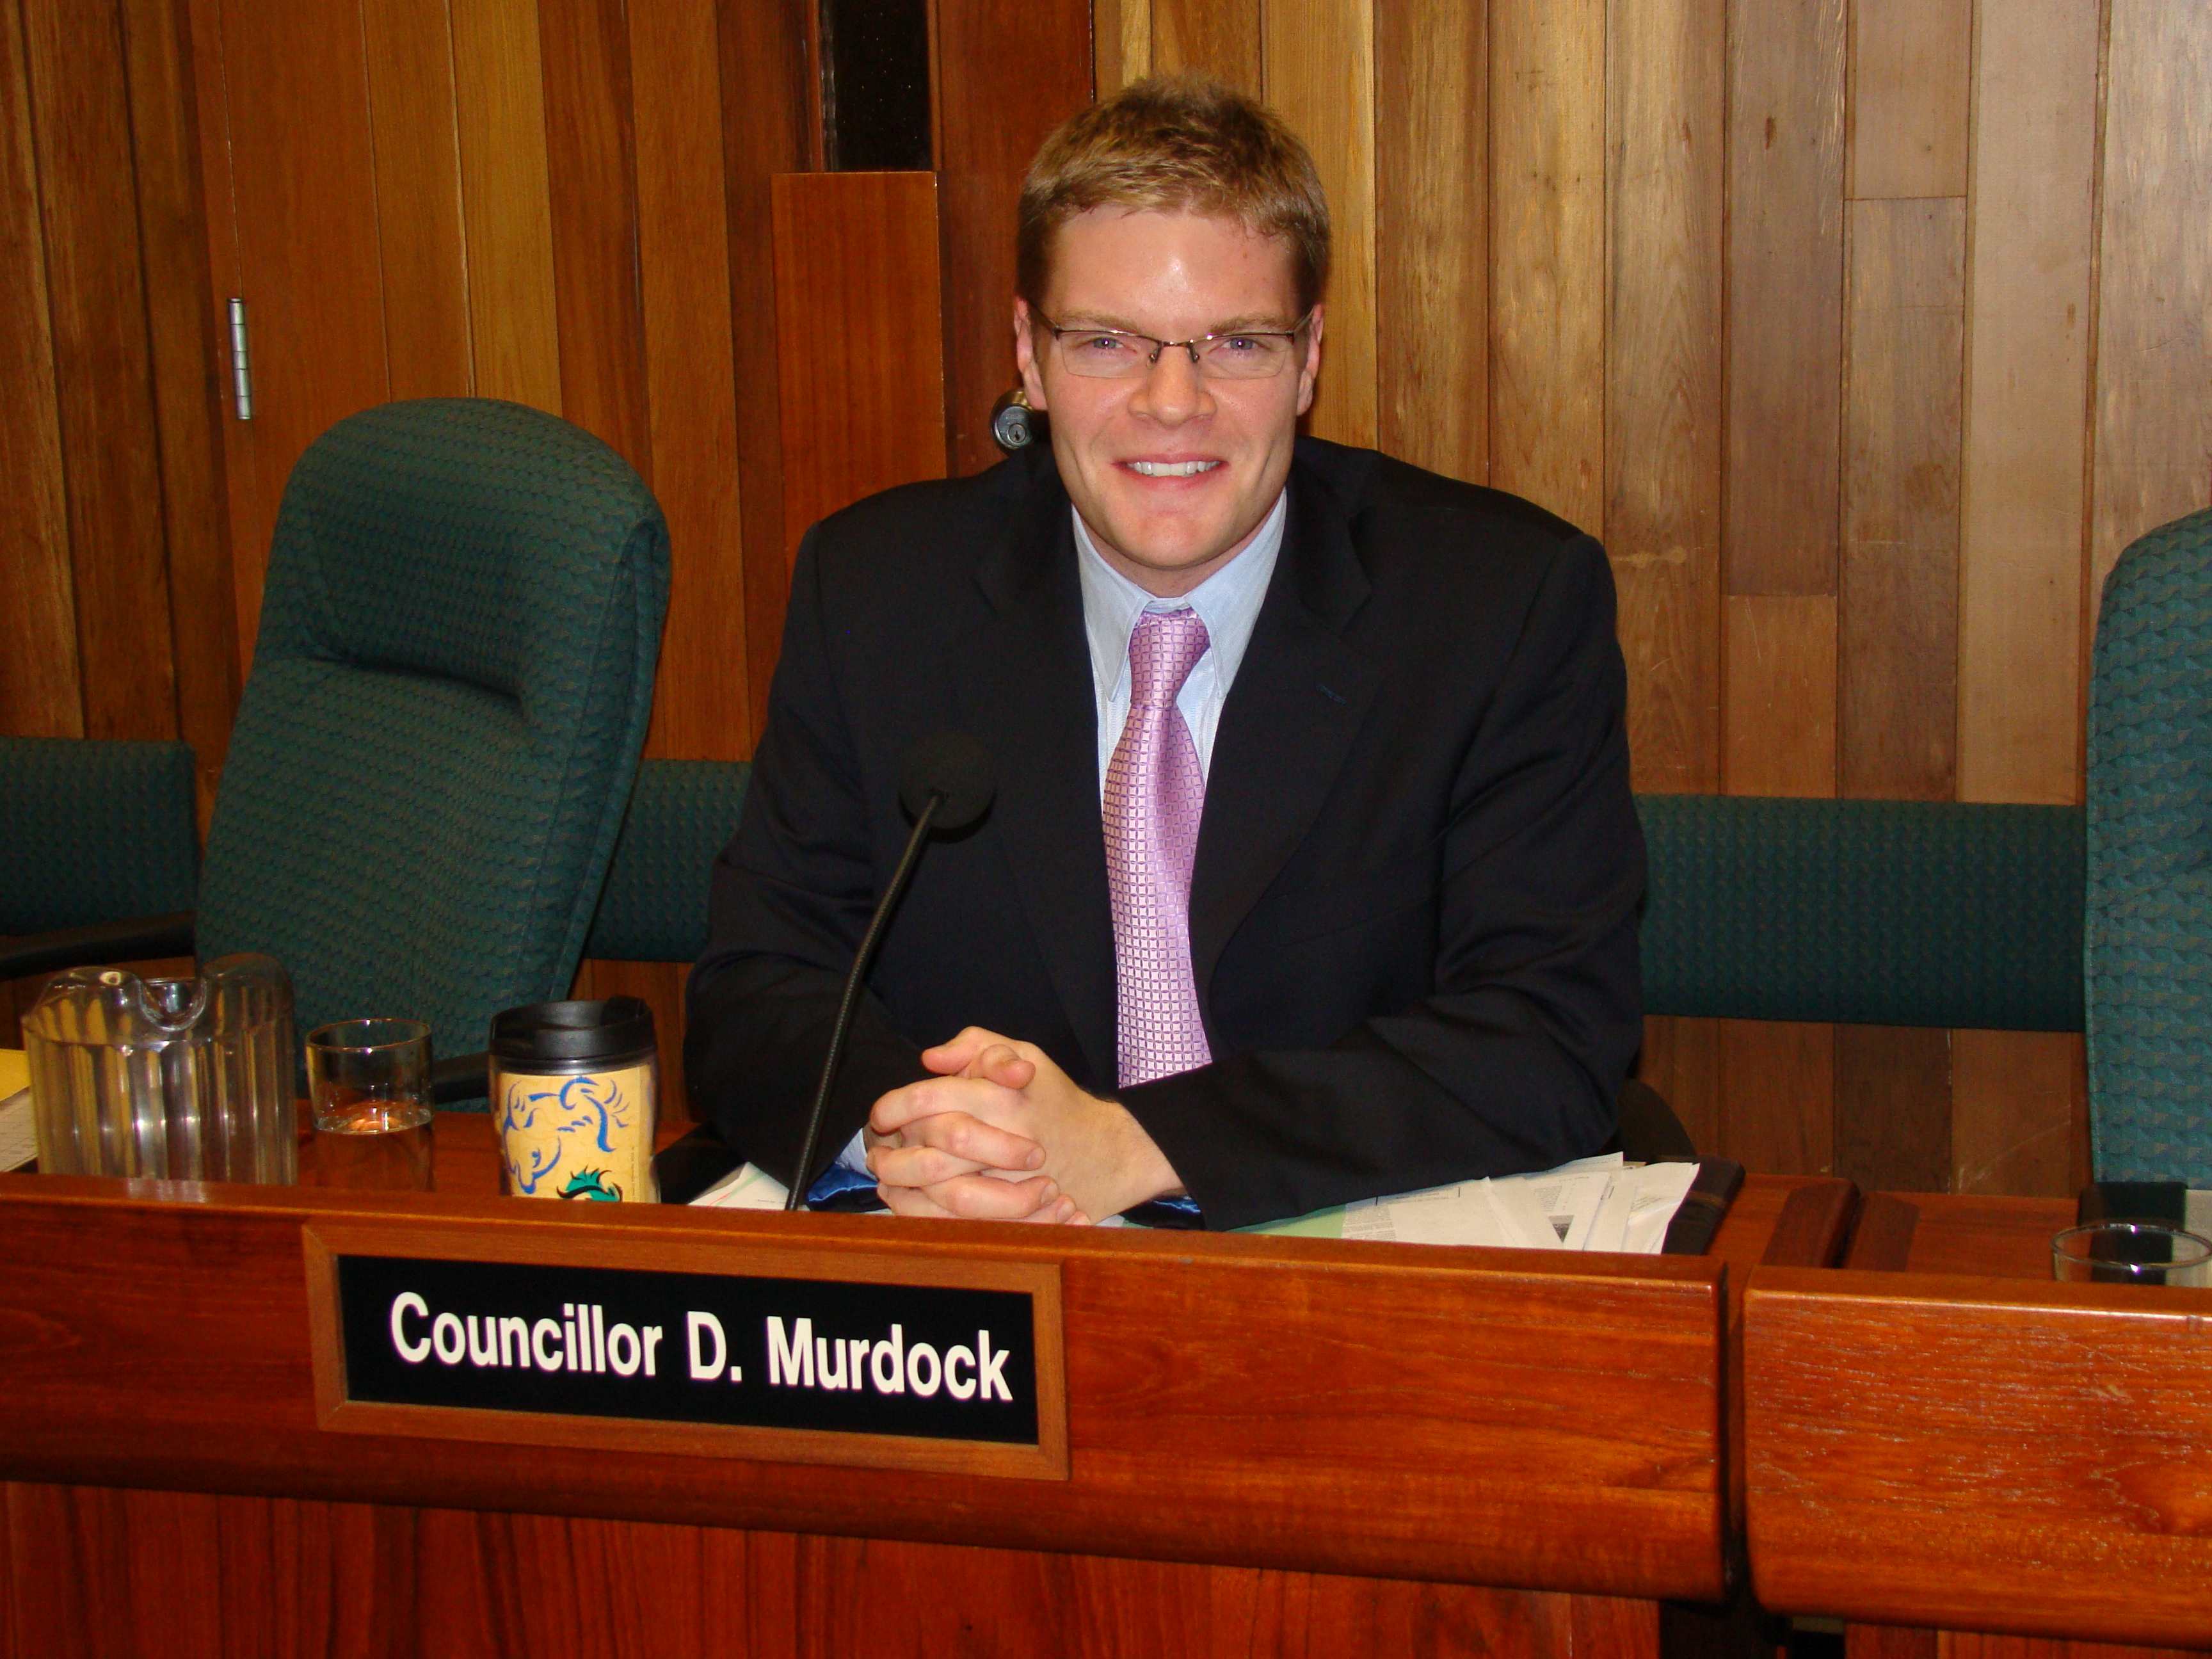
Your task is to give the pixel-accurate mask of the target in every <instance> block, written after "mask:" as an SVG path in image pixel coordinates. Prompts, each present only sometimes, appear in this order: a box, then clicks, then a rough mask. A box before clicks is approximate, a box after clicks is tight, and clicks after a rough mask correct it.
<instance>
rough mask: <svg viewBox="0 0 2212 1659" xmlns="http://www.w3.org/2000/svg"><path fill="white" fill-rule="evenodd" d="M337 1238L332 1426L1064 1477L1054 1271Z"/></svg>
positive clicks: (323, 1359) (319, 1360) (322, 1279)
mask: <svg viewBox="0 0 2212 1659" xmlns="http://www.w3.org/2000/svg"><path fill="white" fill-rule="evenodd" d="M325 1231H328V1232H333V1233H335V1232H339V1231H342V1230H341V1229H337V1228H333V1229H328V1230H325V1229H324V1228H321V1227H311V1229H310V1236H309V1250H308V1268H309V1285H310V1295H311V1301H312V1302H313V1304H315V1306H316V1308H317V1310H318V1315H317V1317H318V1324H319V1327H320V1328H323V1329H325V1331H326V1332H327V1334H326V1335H325V1336H323V1337H321V1338H319V1343H318V1352H317V1356H316V1364H317V1370H318V1392H319V1399H320V1401H321V1402H322V1407H323V1419H324V1421H325V1425H326V1426H329V1427H332V1428H339V1429H345V1428H357V1429H360V1430H362V1431H368V1432H393V1431H399V1432H416V1433H422V1434H436V1435H441V1436H445V1437H455V1438H490V1439H503V1440H520V1441H539V1442H544V1443H554V1444H570V1445H588V1444H602V1443H604V1444H607V1445H617V1444H629V1445H639V1446H659V1447H665V1448H666V1449H676V1450H691V1451H709V1452H712V1451H723V1452H730V1453H734V1454H737V1455H747V1456H759V1455H770V1456H787V1457H790V1458H793V1459H794V1460H798V1461H829V1462H864V1463H870V1464H877V1465H882V1464H886V1463H891V1464H899V1463H907V1464H912V1465H913V1466H915V1467H937V1468H976V1469H978V1470H979V1471H981V1472H1004V1473H1009V1474H1016V1473H1020V1474H1029V1473H1035V1474H1064V1464H1065V1443H1066V1438H1065V1437H1066V1425H1065V1405H1064V1400H1063V1395H1062V1389H1061V1386H1060V1375H1059V1364H1058V1360H1059V1354H1058V1343H1059V1310H1058V1297H1057V1290H1058V1281H1057V1276H1056V1274H1054V1275H1052V1276H1050V1277H1049V1279H1037V1278H1036V1276H1035V1273H1034V1270H1033V1269H1030V1270H1027V1271H1015V1270H1010V1269H1008V1268H1006V1267H1004V1266H1003V1265H1000V1264H976V1265H975V1266H972V1267H970V1266H969V1264H961V1263H954V1264H946V1263H943V1262H938V1263H934V1264H931V1263H922V1264H908V1263H905V1262H900V1261H893V1260H887V1259H885V1258H883V1257H879V1256H875V1255H868V1256H866V1257H858V1256H851V1257H844V1258H839V1257H835V1256H829V1257H826V1258H825V1256H824V1255H823V1252H821V1251H819V1250H818V1249H811V1250H807V1251H804V1252H799V1253H796V1254H794V1255H788V1256H784V1257H781V1258H780V1257H778V1256H776V1255H772V1254H770V1253H767V1252H755V1254H756V1255H757V1256H759V1257H761V1258H762V1259H761V1260H759V1261H754V1262H748V1263H747V1264H746V1267H747V1268H748V1270H747V1271H738V1272H732V1271H728V1270H725V1269H723V1267H722V1266H721V1261H717V1260H714V1257H712V1256H702V1255H697V1254H696V1253H695V1251H694V1250H688V1249H681V1247H679V1248H678V1261H679V1263H680V1265H679V1266H678V1267H671V1268H667V1269H663V1268H659V1267H632V1266H629V1265H621V1266H614V1265H608V1263H607V1258H608V1256H609V1255H613V1256H614V1257H615V1259H616V1260H617V1261H623V1262H624V1263H627V1262H629V1261H635V1260H637V1259H638V1258H639V1255H641V1254H643V1253H642V1252H640V1251H638V1250H637V1249H636V1248H635V1244H634V1243H630V1242H629V1241H625V1240H615V1239H610V1240H608V1241H607V1243H609V1244H611V1245H613V1246H615V1247H616V1248H614V1249H605V1248H592V1246H593V1245H594V1244H595V1243H597V1242H598V1241H597V1240H596V1238H595V1237H592V1236H590V1235H583V1234H581V1233H580V1230H576V1229H573V1228H563V1229H560V1230H558V1235H557V1236H556V1238H555V1239H554V1241H553V1243H554V1248H553V1249H551V1250H550V1252H549V1254H550V1255H553V1256H555V1257H556V1259H555V1260H544V1259H539V1260H529V1259H522V1260H513V1259H507V1260H484V1259H482V1256H481V1255H479V1254H478V1252H477V1250H474V1249H471V1251H470V1254H469V1255H468V1256H467V1257H466V1258H464V1257H462V1256H461V1255H459V1254H452V1255H448V1254H444V1253H441V1247H446V1246H447V1245H448V1244H449V1243H458V1242H459V1241H460V1239H461V1238H462V1237H465V1236H461V1235H456V1237H455V1240H453V1241H448V1240H447V1239H445V1238H443V1237H440V1238H436V1239H435V1240H433V1239H429V1238H426V1237H424V1236H423V1235H422V1234H421V1233H419V1232H418V1233H415V1234H413V1235H412V1236H411V1237H410V1235H408V1234H406V1233H402V1232H394V1233H392V1234H390V1235H382V1234H380V1235H379V1236H373V1237H361V1238H356V1237H353V1236H350V1235H352V1234H353V1231H354V1230H353V1229H352V1228H351V1227H350V1226H347V1227H344V1228H343V1232H344V1233H345V1234H347V1235H349V1236H345V1237H318V1236H317V1235H319V1234H325ZM471 1243H480V1244H481V1245H483V1246H489V1248H488V1249H483V1251H482V1254H483V1255H495V1256H510V1257H511V1256H513V1255H516V1254H521V1253H524V1252H520V1251H518V1250H517V1249H516V1245H517V1243H518V1241H516V1240H514V1239H513V1236H512V1235H511V1234H510V1235H508V1236H507V1237H506V1238H505V1240H503V1241H495V1240H494V1239H492V1238H489V1237H486V1238H484V1239H483V1240H481V1241H471ZM580 1244H581V1245H583V1246H584V1248H582V1249H578V1248H577V1247H578V1246H579V1245H580ZM410 1246H411V1248H409V1247H410ZM403 1250H404V1253H401V1252H402V1251H403ZM525 1251H526V1247H525ZM718 1254H720V1255H721V1257H722V1259H723V1260H727V1259H728V1255H727V1253H726V1252H725V1253H718ZM562 1257H566V1258H568V1259H567V1260H562V1259H557V1258H562ZM593 1257H596V1258H598V1259H596V1260H594V1259H592V1258H593ZM663 1259H666V1258H665V1257H664V1258H663ZM706 1261H713V1262H714V1269H715V1270H714V1271H704V1272H702V1271H691V1270H685V1269H690V1268H696V1267H698V1266H700V1265H702V1264H703V1263H704V1262H706ZM802 1264H803V1265H802ZM733 1265H734V1264H733ZM779 1265H786V1266H797V1267H799V1269H800V1270H799V1272H785V1273H778V1272H776V1271H775V1267H777V1266H779ZM756 1268H757V1269H758V1270H753V1269H756ZM1010 1272H1012V1277H1010V1276H1009V1273H1010ZM833 1273H834V1274H835V1276H830V1275H831V1274H833ZM963 1277H967V1278H969V1279H970V1280H971V1281H973V1280H976V1279H980V1280H981V1283H976V1282H969V1283H961V1282H958V1281H959V1280H960V1279H962V1278H963ZM1000 1286H1004V1288H1000ZM1041 1298H1042V1301H1043V1302H1044V1303H1046V1304H1048V1305H1045V1306H1042V1307H1041V1306H1040V1301H1041ZM1041 1334H1048V1341H1047V1342H1045V1343H1043V1344H1042V1345H1041ZM1041 1359H1044V1360H1048V1361H1049V1362H1050V1363H1049V1364H1041ZM963 1447H964V1448H969V1449H968V1450H964V1451H963ZM1040 1454H1043V1456H1044V1463H1045V1464H1046V1465H1047V1466H1048V1467H1036V1465H1037V1462H1038V1459H1039V1455H1040ZM1010 1458H1011V1459H1012V1462H1008V1460H1009V1459H1010ZM1051 1466H1057V1467H1051Z"/></svg>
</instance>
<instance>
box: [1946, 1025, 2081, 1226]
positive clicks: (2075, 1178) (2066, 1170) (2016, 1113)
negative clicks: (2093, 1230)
mask: <svg viewBox="0 0 2212 1659" xmlns="http://www.w3.org/2000/svg"><path fill="white" fill-rule="evenodd" d="M1951 1098H1952V1118H1951V1190H1952V1191H1954V1192H1960V1193H2004V1194H2015V1195H2017V1196H2021V1197H2044V1198H2070V1197H2072V1196H2073V1195H2074V1194H2075V1193H2078V1192H2079V1191H2081V1188H2082V1187H2083V1186H2085V1185H2086V1184H2087V1182H2088V1180H2089V1085H2088V1078H2087V1073H2086V1061H2085V1059H2084V1054H2083V1050H2082V1042H2081V1033H2080V1032H2078V1031H1955V1032H1954V1033H1953V1034H1952V1039H1951Z"/></svg>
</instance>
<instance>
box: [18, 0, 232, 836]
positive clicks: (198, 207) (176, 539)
mask: <svg viewBox="0 0 2212 1659" xmlns="http://www.w3.org/2000/svg"><path fill="white" fill-rule="evenodd" d="M186 31H187V23H186V16H185V10H184V8H183V7H182V6H180V5H178V4H176V3H174V0H123V34H124V47H125V61H126V66H127V70H128V74H129V80H130V89H131V152H132V156H133V160H134V162H135V164H136V170H137V185H138V190H137V197H138V237H139V245H140V247H141V249H142V250H143V258H144V261H145V270H146V282H145V293H146V324H147V338H148V344H149V358H150V362H151V368H152V375H153V395H154V418H155V427H156V429H157V431H158V434H159V436H160V447H161V520H162V525H163V529H164V532H165V536H166V540H167V548H168V575H169V618H170V643H171V653H172V655H173V659H174V663H175V674H176V691H177V734H178V736H179V737H181V738H184V740H185V742H187V743H189V744H191V746H192V753H193V757H194V758H195V760H196V761H197V786H198V793H199V815H200V823H201V824H202V826H203V827H204V826H205V824H206V823H207V820H208V816H209V814H210V811H212V810H213V808H214V805H215V788H216V781H217V780H218V779H220V778H221V777H222V763H223V757H224V756H225V755H226V754H227V753H228V750H229V748H230V722H231V719H232V716H233V715H234V714H236V713H237V712H238V694H239V687H240V679H241V676H240V672H239V665H238V612H237V608H236V589H235V586H234V581H233V578H232V575H231V568H230V535H229V515H228V501H227V500H226V497H225V495H224V480H223V464H222V422H223V420H224V418H225V415H224V410H223V408H222V387H221V385H220V369H221V365H222V362H223V361H224V359H223V357H222V349H223V347H224V346H226V345H227V344H228V342H227V341H224V342H221V343H219V342H218V340H217V337H216V327H215V312H214V307H212V306H211V305H210V303H209V295H208V291H207V277H208V232H207V216H206V192H205V191H204V188H203V185H202V181H201V178H200V167H199V149H198V135H197V131H196V127H197V107H196V106H197V97H196V95H195V92H194V87H193V65H192V62H191V46H190V42H189V40H188V38H187V32H186ZM11 384H12V382H11Z"/></svg>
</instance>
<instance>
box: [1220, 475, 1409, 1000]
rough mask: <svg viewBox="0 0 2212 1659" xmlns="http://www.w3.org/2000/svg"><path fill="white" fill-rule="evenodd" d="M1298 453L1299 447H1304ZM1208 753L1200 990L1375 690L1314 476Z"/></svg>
mask: <svg viewBox="0 0 2212 1659" xmlns="http://www.w3.org/2000/svg"><path fill="white" fill-rule="evenodd" d="M1301 448H1302V449H1304V446H1303V445H1302V446H1301ZM1290 489H1291V507H1290V522H1289V524H1288V526H1286V528H1285V533H1284V538H1283V550H1282V554H1281V556H1280V557H1279V559H1278V561H1277V562H1276V566H1275V574H1274V576H1273V579H1272V580H1270V581H1269V583H1268V585H1267V598H1266V599H1265V600H1264V601H1263V602H1262V603H1261V608H1260V616H1259V620H1258V621H1257V622H1256V623H1255V624H1254V626H1253V629H1252V641H1251V643H1250V644H1249V646H1247V647H1245V652H1244V660H1243V664H1242V665H1240V666H1239V667H1238V669H1237V679H1236V683H1235V684H1233V685H1231V687H1230V691H1229V701H1228V702H1227V703H1226V704H1225V705H1224V707H1223V708H1222V711H1221V723H1220V725H1219V726H1218V727H1217V728H1216V730H1215V733H1214V741H1213V763H1212V768H1211V769H1210V770H1209V772H1208V774H1207V777H1206V815H1205V817H1204V818H1203V819H1202V820H1201V821H1200V826H1199V835H1198V856H1197V860H1196V862H1195V865H1194V867H1193V870H1192V872H1191V896H1190V953H1191V967H1192V970H1193V972H1194V975H1195V977H1196V981H1197V983H1198V985H1199V986H1200V988H1201V993H1202V992H1203V988H1204V987H1206V985H1207V984H1208V983H1209V982H1210V981H1212V976H1213V970H1214V968H1215V966H1216V964H1218V963H1219V961H1220V960H1221V953H1222V951H1223V950H1224V949H1225V947H1226V946H1227V945H1228V943H1229V940H1230V938H1231V935H1232V934H1234V933H1235V932H1236V931H1237V927H1238V926H1239V925H1240V924H1241V923H1242V922H1243V920H1244V918H1245V916H1246V915H1247V914H1248V913H1249V911H1250V910H1251V908H1252V907H1253V906H1254V905H1255V904H1256V903H1257V902H1259V899H1260V896H1261V894H1262V893H1263V892H1265V891H1266V890H1267V884H1268V883H1270V882H1272V881H1273V880H1274V878H1275V877H1276V874H1277V873H1278V872H1279V871H1280V870H1281V869H1282V867H1283V866H1284V865H1285V863H1286V862H1287V861H1288V860H1289V859H1290V856H1291V854H1292V853H1293V852H1295V851H1296V850H1297V846H1298V843H1299V842H1301V841H1303V840H1304V837H1305V834H1306V831H1307V830H1308V829H1310V827H1311V826H1312V824H1313V821H1314V818H1315V817H1316V815H1317V814H1318V813H1319V812H1320V811H1321V806H1322V801H1323V800H1324V799H1326V798H1327V797H1328V792H1329V788H1330V787H1331V786H1332V785H1333V784H1334V782H1335V781H1336V775H1337V773H1338V772H1339V771H1340V769H1342V767H1343V765H1344V762H1345V758H1346V756H1347V755H1348V754H1349V753H1350V752H1351V749H1352V739H1353V738H1354V737H1355V736H1356V735H1357V734H1358V731H1359V727H1360V724H1361V722H1362V721H1363V720H1365V718H1366V715H1367V708H1368V705H1369V703H1370V702H1372V701H1373V699H1374V696H1375V692H1376V687H1377V686H1378V685H1379V684H1381V681H1382V678H1383V677H1382V672H1381V671H1380V670H1378V669H1377V668H1376V666H1375V665H1373V664H1372V663H1370V661H1368V660H1367V659H1366V658H1364V657H1363V656H1361V655H1359V653H1357V652H1355V651H1353V650H1352V648H1351V647H1349V646H1347V645H1346V644H1345V642H1344V641H1343V640H1342V639H1341V638H1340V632H1341V630H1342V629H1343V627H1344V625H1345V624H1346V623H1347V622H1349V621H1350V620H1351V617H1352V613H1353V612H1354V611H1357V610H1358V607H1359V605H1360V603H1361V602H1362V601H1363V600H1364V599H1365V598H1366V596H1367V591H1368V589H1367V579H1366V576H1365V574H1364V572H1363V571H1362V570H1361V569H1360V567H1359V560H1358V555H1357V554H1356V553H1355V552H1354V550H1353V549H1352V533H1351V527H1350V524H1349V522H1348V520H1347V519H1346V514H1345V511H1344V508H1343V507H1342V506H1341V505H1340V503H1339V502H1338V501H1337V500H1336V498H1335V497H1334V495H1332V494H1331V493H1330V492H1329V490H1328V488H1327V487H1326V486H1325V485H1324V484H1323V483H1322V482H1321V480H1320V479H1319V477H1317V476H1316V469H1315V468H1314V467H1312V466H1310V465H1299V466H1297V467H1294V468H1293V469H1292V471H1291V486H1290Z"/></svg>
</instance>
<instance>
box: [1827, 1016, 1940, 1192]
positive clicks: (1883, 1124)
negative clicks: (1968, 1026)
mask: <svg viewBox="0 0 2212 1659" xmlns="http://www.w3.org/2000/svg"><path fill="white" fill-rule="evenodd" d="M1951 1112H1952V1107H1951V1034H1950V1033H1949V1032H1948V1031H1942V1030H1930V1029H1928V1028H1925V1027H1921V1026H1902V1025H1899V1026H1892V1025H1838V1026H1837V1027H1836V1129H1835V1160H1836V1161H1835V1169H1834V1173H1835V1174H1837V1175H1839V1176H1843V1177H1844V1179H1845V1180H1847V1181H1856V1182H1858V1184H1859V1188H1860V1189H1861V1190H1862V1191H1864V1192H1870V1193H1872V1192H1887V1193H1899V1192H1904V1193H1941V1192H1948V1191H1949V1190H1950V1188H1951V1171H1952V1147H1951Z"/></svg>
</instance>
